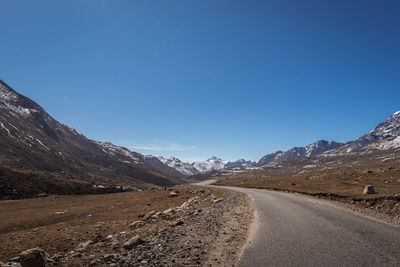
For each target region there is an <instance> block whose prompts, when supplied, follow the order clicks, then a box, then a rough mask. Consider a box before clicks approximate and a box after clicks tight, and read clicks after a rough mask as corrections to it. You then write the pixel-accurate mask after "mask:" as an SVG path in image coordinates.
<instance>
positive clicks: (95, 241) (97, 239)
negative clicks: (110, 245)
mask: <svg viewBox="0 0 400 267" xmlns="http://www.w3.org/2000/svg"><path fill="white" fill-rule="evenodd" d="M103 238H104V237H103V236H102V235H101V234H97V235H96V236H95V237H94V238H93V240H92V242H93V243H97V242H100V241H101V240H103Z"/></svg>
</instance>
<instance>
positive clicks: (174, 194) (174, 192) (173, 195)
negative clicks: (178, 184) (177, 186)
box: [169, 191, 179, 197]
mask: <svg viewBox="0 0 400 267" xmlns="http://www.w3.org/2000/svg"><path fill="white" fill-rule="evenodd" d="M177 196H179V192H177V191H172V192H171V193H169V197H177Z"/></svg>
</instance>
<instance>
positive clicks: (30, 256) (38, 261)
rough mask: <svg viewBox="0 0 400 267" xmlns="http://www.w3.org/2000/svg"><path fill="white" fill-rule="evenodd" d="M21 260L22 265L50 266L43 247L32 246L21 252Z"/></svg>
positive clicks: (29, 266) (30, 266) (31, 266)
mask: <svg viewBox="0 0 400 267" xmlns="http://www.w3.org/2000/svg"><path fill="white" fill-rule="evenodd" d="M19 258H20V260H19V262H20V263H21V266H22V267H45V266H48V259H47V258H46V253H45V252H44V250H43V249H41V248H32V249H28V250H25V251H23V252H21V254H19Z"/></svg>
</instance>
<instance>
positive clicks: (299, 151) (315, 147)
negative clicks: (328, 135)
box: [258, 140, 344, 164]
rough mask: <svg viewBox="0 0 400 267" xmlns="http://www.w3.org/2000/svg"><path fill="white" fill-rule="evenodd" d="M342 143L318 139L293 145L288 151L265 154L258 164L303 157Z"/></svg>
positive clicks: (322, 151)
mask: <svg viewBox="0 0 400 267" xmlns="http://www.w3.org/2000/svg"><path fill="white" fill-rule="evenodd" d="M343 145H344V144H343V143H338V142H334V141H330V142H328V141H326V140H319V141H317V142H315V143H312V144H309V145H307V146H305V147H294V148H292V149H289V150H288V151H285V152H283V151H277V152H275V153H272V154H268V155H265V156H264V157H262V158H261V159H260V161H259V162H258V163H259V164H265V163H269V162H282V161H285V160H289V159H296V158H305V157H311V156H314V155H319V154H322V153H324V152H326V151H329V150H332V149H336V148H339V147H341V146H343Z"/></svg>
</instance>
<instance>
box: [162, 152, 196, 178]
mask: <svg viewBox="0 0 400 267" xmlns="http://www.w3.org/2000/svg"><path fill="white" fill-rule="evenodd" d="M158 159H159V160H160V161H161V162H162V163H164V164H165V165H167V166H169V167H171V168H174V169H175V170H177V171H179V172H180V173H182V174H183V175H184V176H191V175H195V174H197V173H199V171H198V170H197V169H196V168H195V167H194V166H193V165H192V164H190V163H186V162H183V161H181V160H180V159H178V158H175V157H171V158H164V157H158Z"/></svg>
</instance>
